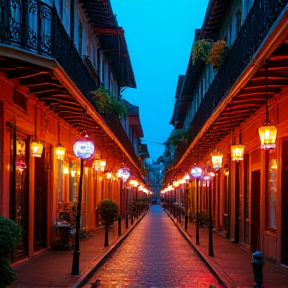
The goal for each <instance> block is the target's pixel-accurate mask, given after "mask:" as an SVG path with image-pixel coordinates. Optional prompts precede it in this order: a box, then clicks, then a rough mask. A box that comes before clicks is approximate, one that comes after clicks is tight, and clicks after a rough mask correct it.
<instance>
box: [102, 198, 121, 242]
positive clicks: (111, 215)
mask: <svg viewBox="0 0 288 288" xmlns="http://www.w3.org/2000/svg"><path fill="white" fill-rule="evenodd" d="M97 208H98V211H99V213H100V216H101V219H102V221H103V224H104V226H105V241H104V246H108V245H109V244H108V228H109V226H110V225H112V224H113V223H114V221H115V219H116V218H117V217H118V205H117V203H116V202H115V201H112V200H110V199H104V200H102V201H101V202H99V204H98V206H97Z"/></svg>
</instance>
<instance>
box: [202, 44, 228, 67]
mask: <svg viewBox="0 0 288 288" xmlns="http://www.w3.org/2000/svg"><path fill="white" fill-rule="evenodd" d="M227 52H228V46H227V43H226V42H225V41H224V40H220V41H217V42H214V43H213V45H212V48H211V50H210V54H209V56H208V59H207V63H211V64H212V66H213V70H214V71H215V70H216V69H217V68H218V67H219V66H220V65H221V64H222V63H223V60H224V58H225V57H226V55H227Z"/></svg>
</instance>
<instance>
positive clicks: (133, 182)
mask: <svg viewBox="0 0 288 288" xmlns="http://www.w3.org/2000/svg"><path fill="white" fill-rule="evenodd" d="M129 185H130V186H133V187H137V186H138V185H139V182H138V181H137V180H134V179H131V180H130V181H129Z"/></svg>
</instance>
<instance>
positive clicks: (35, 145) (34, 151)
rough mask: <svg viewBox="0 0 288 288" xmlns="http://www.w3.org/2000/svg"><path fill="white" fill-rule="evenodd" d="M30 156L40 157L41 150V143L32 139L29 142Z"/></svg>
mask: <svg viewBox="0 0 288 288" xmlns="http://www.w3.org/2000/svg"><path fill="white" fill-rule="evenodd" d="M30 148H31V156H33V157H41V156H42V152H43V144H42V143H41V142H38V141H33V142H32V143H31V146H30Z"/></svg>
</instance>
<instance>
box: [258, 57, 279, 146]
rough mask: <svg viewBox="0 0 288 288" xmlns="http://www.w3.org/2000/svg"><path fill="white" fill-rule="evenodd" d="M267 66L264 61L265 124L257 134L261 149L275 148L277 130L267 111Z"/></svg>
mask: <svg viewBox="0 0 288 288" xmlns="http://www.w3.org/2000/svg"><path fill="white" fill-rule="evenodd" d="M267 71H268V64H267V59H266V60H265V82H266V122H265V125H264V126H262V127H259V129H258V134H259V137H260V142H261V149H273V148H275V147H276V144H275V143H276V136H277V128H276V127H275V126H274V125H271V124H270V121H269V111H268V81H267Z"/></svg>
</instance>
